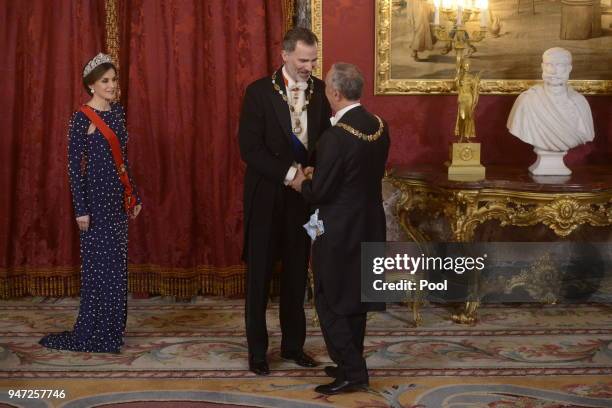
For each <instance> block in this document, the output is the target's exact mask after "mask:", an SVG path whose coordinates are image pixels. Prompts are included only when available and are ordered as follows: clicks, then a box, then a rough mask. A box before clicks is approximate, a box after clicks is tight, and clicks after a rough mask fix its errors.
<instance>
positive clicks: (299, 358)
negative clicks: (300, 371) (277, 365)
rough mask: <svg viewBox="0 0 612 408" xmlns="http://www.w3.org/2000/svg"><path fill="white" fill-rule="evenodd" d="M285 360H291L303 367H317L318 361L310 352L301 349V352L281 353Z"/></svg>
mask: <svg viewBox="0 0 612 408" xmlns="http://www.w3.org/2000/svg"><path fill="white" fill-rule="evenodd" d="M281 357H282V358H283V360H291V361H293V362H294V363H295V364H297V365H299V366H301V367H309V368H310V367H316V366H317V362H316V361H314V360H313V359H312V357H310V356H309V355H308V354H306V353H304V352H303V351H300V352H299V353H281Z"/></svg>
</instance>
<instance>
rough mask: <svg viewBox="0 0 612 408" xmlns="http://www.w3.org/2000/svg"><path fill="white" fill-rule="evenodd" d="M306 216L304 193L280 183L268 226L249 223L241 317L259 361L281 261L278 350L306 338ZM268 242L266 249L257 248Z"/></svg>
mask: <svg viewBox="0 0 612 408" xmlns="http://www.w3.org/2000/svg"><path fill="white" fill-rule="evenodd" d="M307 219H308V211H307V205H306V203H305V202H304V200H303V198H302V196H301V195H300V194H299V193H297V192H295V191H293V190H291V189H289V188H284V189H283V191H282V192H281V194H280V197H278V199H277V200H275V208H274V217H273V218H272V220H271V223H272V225H271V227H272V229H271V233H268V231H270V229H269V228H257V226H256V225H249V237H248V240H249V249H248V253H247V288H246V302H245V321H246V332H247V342H248V346H249V359H251V360H252V361H256V362H257V361H262V360H264V359H265V358H266V352H267V350H268V330H267V326H266V308H267V305H268V297H269V293H270V281H271V279H272V271H273V269H274V265H275V263H276V261H277V260H280V261H281V263H282V271H281V277H280V311H279V318H280V327H281V331H282V340H281V353H296V352H301V351H302V349H303V347H304V341H305V339H306V316H305V314H304V294H305V290H306V279H307V268H308V256H309V251H310V238H309V237H308V235H307V234H306V231H305V230H304V228H303V227H302V226H303V225H304V224H305V223H306V221H307ZM262 242H268V245H267V248H268V250H267V251H258V250H257V249H255V248H261V243H262Z"/></svg>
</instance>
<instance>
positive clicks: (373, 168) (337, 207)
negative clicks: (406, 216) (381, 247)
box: [302, 106, 390, 316]
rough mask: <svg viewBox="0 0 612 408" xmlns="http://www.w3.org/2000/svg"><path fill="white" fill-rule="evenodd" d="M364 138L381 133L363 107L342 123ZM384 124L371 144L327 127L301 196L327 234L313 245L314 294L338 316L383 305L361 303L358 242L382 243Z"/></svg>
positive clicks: (386, 137)
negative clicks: (311, 176) (325, 302)
mask: <svg viewBox="0 0 612 408" xmlns="http://www.w3.org/2000/svg"><path fill="white" fill-rule="evenodd" d="M340 123H346V124H347V125H349V126H352V127H353V128H355V129H357V130H360V131H361V132H363V133H366V134H372V133H375V132H376V130H377V129H378V128H379V122H378V119H376V117H374V116H373V115H372V114H370V113H369V112H367V111H366V110H365V109H364V108H363V107H362V106H357V107H355V108H352V109H350V110H349V111H348V112H346V113H345V114H344V115H343V116H342V118H341V119H340ZM389 144H390V141H389V133H388V128H387V125H386V124H384V131H383V133H382V135H381V136H380V138H378V139H377V140H376V141H373V142H367V141H364V140H361V139H359V138H358V137H356V136H354V135H353V134H351V133H349V132H348V131H347V130H345V129H342V128H341V127H339V126H333V127H331V128H329V129H328V130H327V131H325V133H324V134H323V135H322V136H321V141H320V142H319V144H318V146H317V161H316V165H315V171H314V176H313V179H312V180H306V181H304V183H303V184H302V194H303V195H304V197H305V198H306V199H307V200H308V201H309V202H311V203H312V204H313V207H314V208H318V209H319V218H320V219H321V220H322V221H323V226H324V229H325V233H324V234H323V235H321V236H319V237H318V238H317V239H316V241H315V243H314V246H313V271H314V275H315V284H316V286H317V290H316V291H315V293H318V292H319V291H320V290H322V291H323V293H325V298H326V300H327V302H328V304H329V307H330V308H331V309H332V310H333V312H335V313H336V314H338V315H345V316H346V315H351V314H357V313H365V312H367V311H371V310H384V307H385V305H384V303H362V302H361V279H360V270H361V269H360V265H361V256H360V254H361V243H362V242H382V241H385V240H386V223H385V213H384V210H383V205H382V186H381V181H382V178H383V176H384V173H385V164H386V162H387V155H388V153H389Z"/></svg>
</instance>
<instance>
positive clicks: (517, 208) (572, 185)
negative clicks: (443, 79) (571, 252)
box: [387, 166, 612, 324]
mask: <svg viewBox="0 0 612 408" xmlns="http://www.w3.org/2000/svg"><path fill="white" fill-rule="evenodd" d="M572 170H573V174H572V175H571V176H566V177H556V176H555V177H551V176H548V177H544V178H539V177H538V178H535V177H532V176H531V175H530V174H529V173H528V171H527V169H526V168H518V167H487V176H486V179H485V180H481V181H452V180H449V179H448V175H447V169H446V167H444V166H437V167H435V166H421V167H396V168H393V169H391V171H390V172H389V173H388V175H387V181H388V182H390V183H391V184H392V185H393V186H395V187H396V188H397V189H399V191H400V197H399V199H398V201H397V209H396V210H397V216H398V221H399V223H400V225H401V227H402V229H403V230H404V231H405V232H406V234H407V235H408V237H409V238H410V239H412V240H413V241H415V242H427V241H430V242H431V241H447V242H471V241H474V239H475V234H476V233H477V230H478V228H479V226H482V225H484V224H485V223H486V224H491V223H490V221H491V222H493V223H494V226H495V228H496V229H500V227H515V228H514V230H513V231H512V233H513V234H514V237H513V238H512V239H510V240H521V241H535V240H545V239H543V238H541V233H540V236H538V235H537V234H536V235H533V234H531V233H530V234H531V235H530V236H525V235H524V234H523V236H522V237H521V232H522V230H523V229H524V228H526V227H532V226H537V225H540V226H542V225H543V226H545V227H544V229H545V230H548V231H547V233H548V234H549V235H553V238H554V239H558V240H563V239H566V240H574V235H576V232H577V231H578V230H579V229H581V228H582V227H585V226H590V227H610V226H612V166H583V167H576V166H572ZM415 213H417V215H416V217H417V219H416V220H415ZM424 218H429V219H441V220H443V221H444V224H446V233H442V234H441V236H440V234H435V235H437V236H433V235H434V234H433V233H431V232H428V231H426V230H425V229H423V228H421V227H420V226H419V225H418V222H416V221H418V220H422V219H424ZM502 229H503V228H502ZM598 229H599V228H598ZM517 230H518V231H517ZM540 232H541V231H540ZM551 232H552V234H551ZM609 232H610V228H607V229H604V231H603V233H604V238H603V240H606V239H607V240H609V239H610V234H609ZM591 234H592V233H591V232H590V231H589V232H588V233H587V240H588V239H590V237H592V235H591ZM583 235H584V234H583ZM606 237H607V238H606ZM477 238H478V240H479V241H491V240H494V241H496V240H500V241H501V240H502V239H495V237H493V239H491V237H490V236H489V237H486V236H485V237H477ZM550 238H551V237H550V236H549V237H548V239H550ZM600 239H601V238H600ZM503 240H507V239H503ZM475 284H477V283H475ZM478 306H479V298H478V297H477V296H476V297H474V298H473V299H472V300H471V301H468V302H466V304H465V308H464V310H463V311H462V312H460V313H458V314H456V315H453V316H452V318H453V320H455V321H456V322H459V323H473V322H474V321H475V319H476V311H477V308H478ZM413 315H414V320H415V323H416V324H419V322H420V319H421V317H420V313H419V311H418V302H414V303H413Z"/></svg>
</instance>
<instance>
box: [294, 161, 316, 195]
mask: <svg viewBox="0 0 612 408" xmlns="http://www.w3.org/2000/svg"><path fill="white" fill-rule="evenodd" d="M312 173H314V167H306V168H305V169H302V166H300V165H298V167H297V171H296V172H295V177H293V180H291V182H290V183H289V187H291V188H292V189H294V190H295V191H297V192H298V193H301V192H302V183H303V182H304V180H306V179H309V180H310V179H312Z"/></svg>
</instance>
